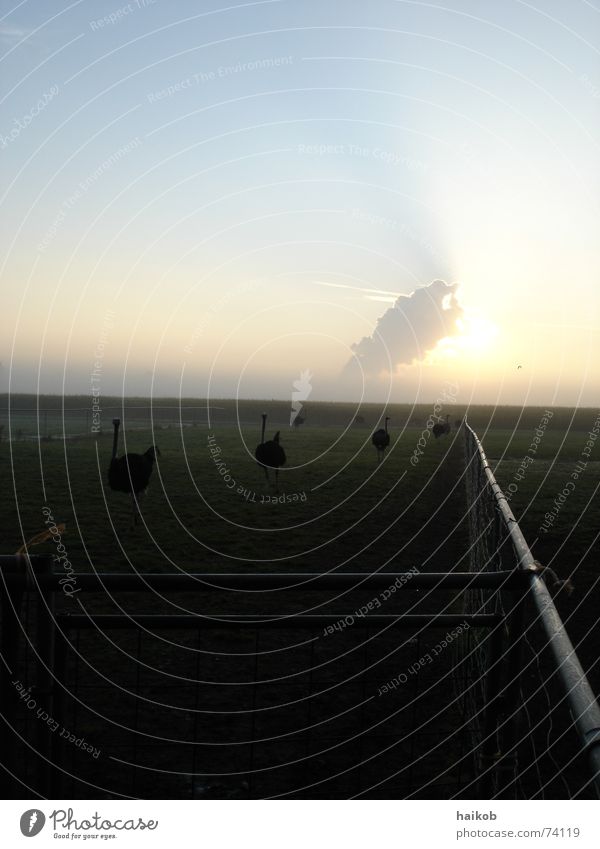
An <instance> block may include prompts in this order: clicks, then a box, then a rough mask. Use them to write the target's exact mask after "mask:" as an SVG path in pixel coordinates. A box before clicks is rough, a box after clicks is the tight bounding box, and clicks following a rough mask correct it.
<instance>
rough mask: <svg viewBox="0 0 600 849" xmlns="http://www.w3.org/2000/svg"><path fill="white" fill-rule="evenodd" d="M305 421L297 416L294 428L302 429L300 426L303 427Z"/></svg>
mask: <svg viewBox="0 0 600 849" xmlns="http://www.w3.org/2000/svg"><path fill="white" fill-rule="evenodd" d="M305 421H306V418H304V417H303V416H296V418H295V419H294V427H300V425H303V424H304V422H305Z"/></svg>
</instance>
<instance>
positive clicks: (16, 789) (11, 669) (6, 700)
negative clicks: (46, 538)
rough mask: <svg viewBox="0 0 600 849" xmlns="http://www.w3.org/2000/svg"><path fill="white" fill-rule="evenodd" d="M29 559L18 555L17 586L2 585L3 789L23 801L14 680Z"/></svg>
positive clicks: (0, 708)
mask: <svg viewBox="0 0 600 849" xmlns="http://www.w3.org/2000/svg"><path fill="white" fill-rule="evenodd" d="M25 564H26V559H25V556H24V555H22V556H19V555H15V566H16V568H17V569H18V572H16V573H15V572H13V577H14V576H15V574H18V575H19V578H21V579H22V580H20V581H18V582H17V583H15V584H12V585H7V583H6V581H5V580H4V575H3V576H2V582H1V584H0V596H1V599H0V603H1V611H2V628H1V630H0V653H1V655H2V657H1V660H0V715H1V716H2V720H3V721H2V726H3V727H2V732H1V736H0V740H1V741H2V744H1V747H2V752H1V754H2V761H3V765H4V769H3V770H2V771H1V788H2V794H3V795H2V798H3V799H20V798H21V797H22V795H23V790H22V785H21V784H20V782H19V780H18V778H17V777H16V772H17V739H16V734H15V732H14V730H13V729H14V725H15V720H16V717H17V707H18V704H19V697H18V694H17V690H16V689H15V685H14V684H13V680H15V677H16V676H17V665H18V660H19V651H18V649H19V645H20V644H21V641H20V640H19V639H18V634H19V628H20V624H19V620H20V613H21V606H22V602H23V594H24V590H25V568H26V567H25ZM23 683H25V682H23Z"/></svg>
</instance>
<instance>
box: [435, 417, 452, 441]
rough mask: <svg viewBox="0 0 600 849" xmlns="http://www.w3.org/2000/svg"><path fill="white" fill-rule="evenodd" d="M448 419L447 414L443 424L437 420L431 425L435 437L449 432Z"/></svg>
mask: <svg viewBox="0 0 600 849" xmlns="http://www.w3.org/2000/svg"><path fill="white" fill-rule="evenodd" d="M449 419H450V416H449V415H447V416H446V421H445V422H444V424H440V422H437V423H436V424H434V426H433V427H432V431H433V435H434V436H435V438H436V439H437V438H438V437H440V436H443V435H444V434H447V433H450V421H449Z"/></svg>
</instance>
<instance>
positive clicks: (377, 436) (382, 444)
mask: <svg viewBox="0 0 600 849" xmlns="http://www.w3.org/2000/svg"><path fill="white" fill-rule="evenodd" d="M389 420H390V417H389V416H386V417H385V427H381V428H379V430H376V431H375V433H374V434H373V436H372V437H371V442H372V443H373V445H374V446H375V448H376V449H377V462H378V463H381V460H382V459H383V455H384V454H385V449H386V448H387V447H388V445H389V444H390V435H389V433H388V422H389Z"/></svg>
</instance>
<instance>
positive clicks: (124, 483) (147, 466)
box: [108, 419, 160, 525]
mask: <svg viewBox="0 0 600 849" xmlns="http://www.w3.org/2000/svg"><path fill="white" fill-rule="evenodd" d="M120 424H121V420H120V419H113V428H114V435H113V449H112V457H111V461H110V466H109V468H108V484H109V486H110V488H111V489H112V490H114V491H115V492H127V493H129V494H130V495H131V503H132V508H133V524H134V525H137V523H138V516H139V512H140V507H139V496H140V495H142V494H143V493H144V492H145V491H146V489H147V487H148V484H149V482H150V476H151V475H152V469H153V466H154V461H155V459H156V458H157V457H160V451H159V449H158V446H156V445H151V446H150V448H148V450H147V451H145V452H144V453H143V454H125V455H123V457H117V444H118V442H119V426H120Z"/></svg>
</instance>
